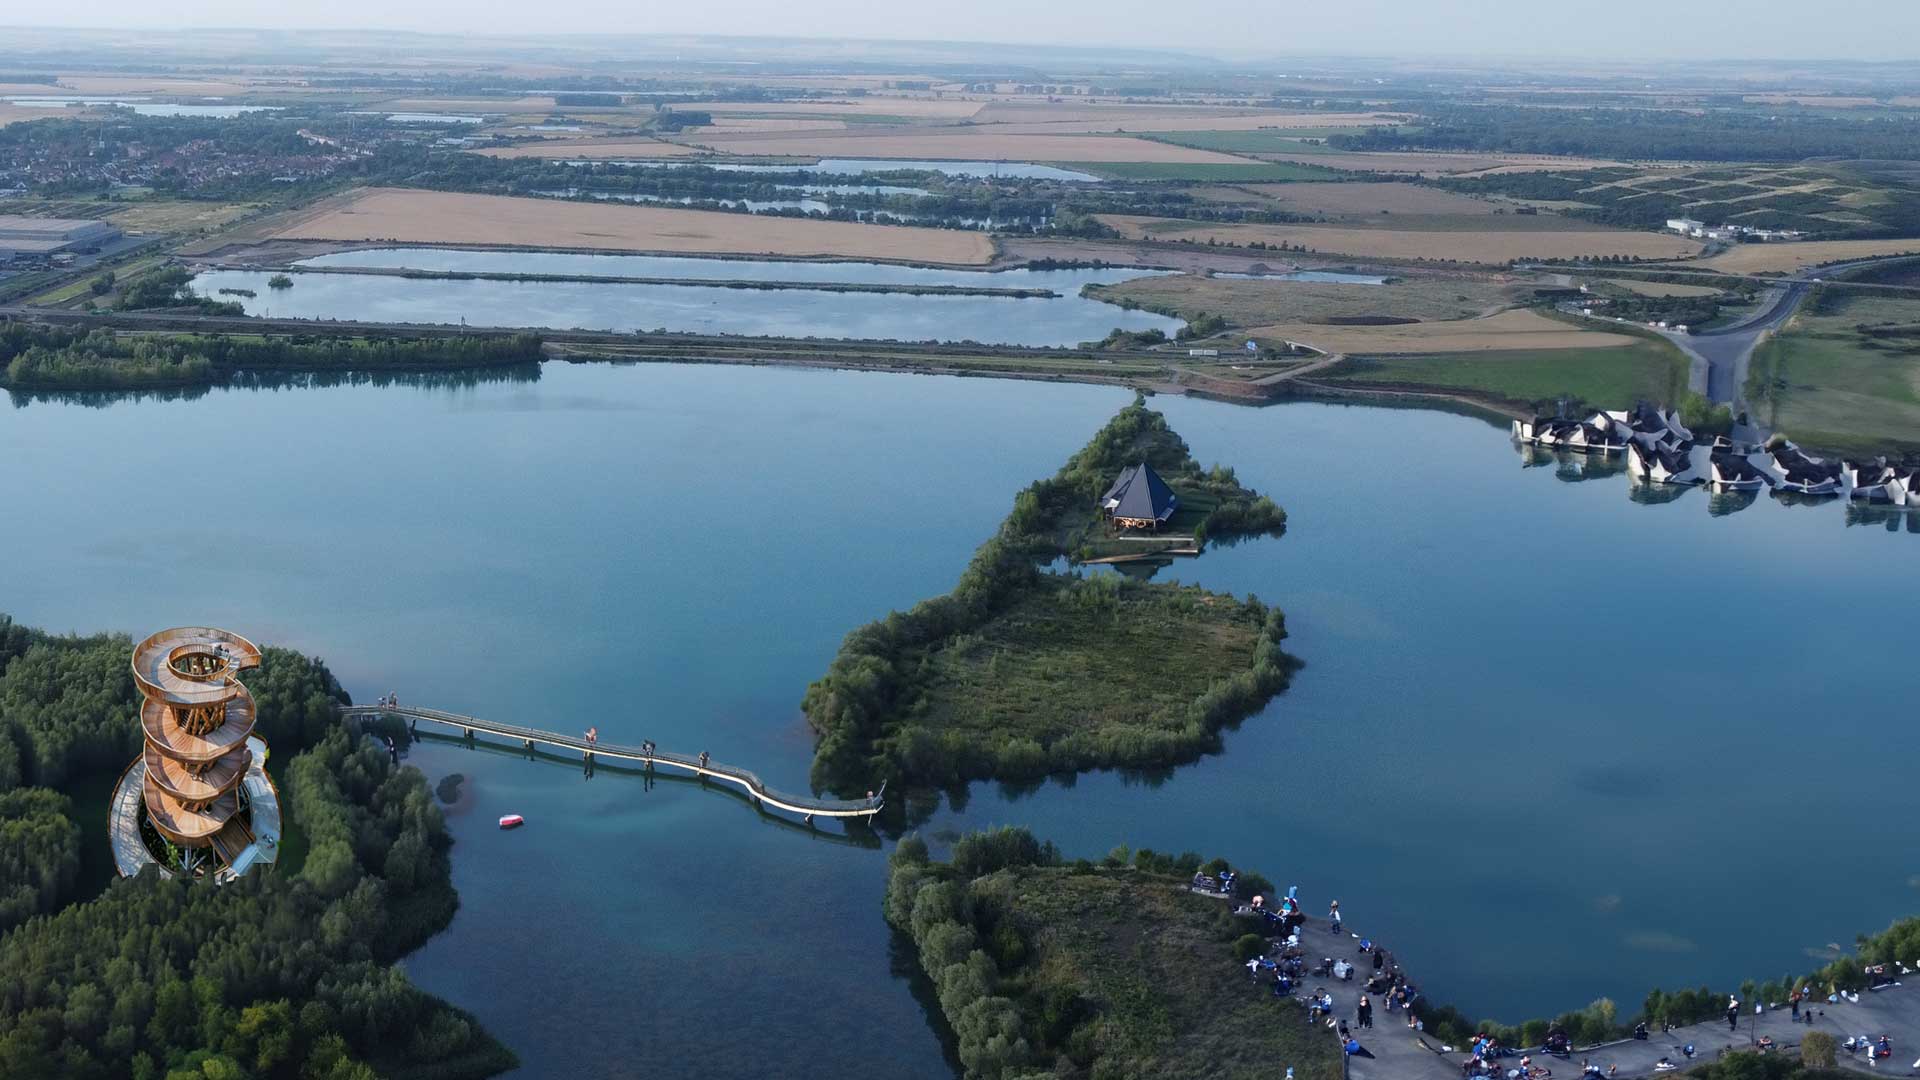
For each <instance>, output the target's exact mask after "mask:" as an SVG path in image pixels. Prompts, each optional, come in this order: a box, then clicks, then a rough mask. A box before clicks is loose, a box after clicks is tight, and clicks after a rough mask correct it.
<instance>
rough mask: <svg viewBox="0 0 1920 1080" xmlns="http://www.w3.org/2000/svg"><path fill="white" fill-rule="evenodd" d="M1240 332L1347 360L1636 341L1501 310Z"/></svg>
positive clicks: (1586, 346)
mask: <svg viewBox="0 0 1920 1080" xmlns="http://www.w3.org/2000/svg"><path fill="white" fill-rule="evenodd" d="M1246 333H1247V334H1248V335H1249V336H1251V337H1253V338H1256V339H1258V340H1260V341H1262V342H1265V343H1267V344H1270V345H1276V346H1277V345H1279V344H1280V343H1281V342H1283V341H1298V342H1302V343H1304V344H1307V345H1311V346H1313V347H1314V348H1316V349H1321V350H1323V351H1325V352H1337V353H1346V354H1348V355H1350V356H1355V355H1359V356H1371V355H1380V354H1406V353H1471V352H1496V351H1515V350H1526V351H1533V352H1538V351H1552V350H1559V349H1573V350H1587V349H1598V348H1611V347H1614V346H1625V345H1632V344H1635V343H1636V342H1638V341H1640V340H1641V339H1639V338H1634V337H1629V336H1627V335H1625V334H1614V333H1607V332H1604V331H1600V330H1586V329H1582V328H1580V327H1578V326H1571V325H1569V324H1567V323H1563V322H1560V321H1558V320H1555V319H1549V318H1547V317H1546V316H1544V315H1540V314H1537V313H1535V312H1533V311H1528V310H1519V309H1516V310H1512V311H1502V312H1499V313H1497V314H1494V315H1489V316H1487V317H1486V318H1481V319H1454V320H1448V321H1445V322H1418V323H1400V324H1395V325H1388V326H1333V325H1328V324H1325V323H1313V322H1284V323H1272V324H1268V325H1265V326H1254V327H1250V328H1248V330H1247V331H1246Z"/></svg>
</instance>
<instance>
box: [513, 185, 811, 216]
mask: <svg viewBox="0 0 1920 1080" xmlns="http://www.w3.org/2000/svg"><path fill="white" fill-rule="evenodd" d="M534 194H535V195H545V196H548V197H550V198H559V199H570V198H573V197H574V196H576V195H587V196H591V197H592V198H595V199H611V200H615V201H618V202H630V203H664V204H667V205H671V206H692V205H693V204H694V203H696V202H717V203H719V204H720V205H722V206H735V207H740V208H743V209H745V210H747V211H749V212H751V213H755V214H757V213H759V212H760V211H762V210H803V211H806V212H807V213H810V214H824V213H827V212H829V211H831V210H832V209H833V204H832V203H827V202H821V201H820V200H819V199H695V198H694V197H693V196H691V195H682V196H679V197H675V196H671V195H644V194H641V193H639V192H632V191H580V190H578V189H575V190H571V191H536V192H534Z"/></svg>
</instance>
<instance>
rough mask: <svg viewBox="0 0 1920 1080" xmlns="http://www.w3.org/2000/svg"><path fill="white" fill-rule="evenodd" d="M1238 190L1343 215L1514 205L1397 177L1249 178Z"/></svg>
mask: <svg viewBox="0 0 1920 1080" xmlns="http://www.w3.org/2000/svg"><path fill="white" fill-rule="evenodd" d="M1240 190H1242V191H1243V192H1245V193H1247V194H1251V195H1254V196H1257V197H1258V198H1261V199H1265V200H1267V201H1269V202H1272V203H1275V204H1276V205H1278V207H1279V208H1280V209H1282V210H1286V211H1289V212H1292V213H1295V214H1321V215H1324V216H1326V217H1330V218H1340V219H1354V218H1358V219H1371V218H1378V217H1381V216H1383V215H1385V216H1389V217H1394V216H1404V215H1410V214H1417V215H1423V216H1454V217H1488V216H1492V214H1493V212H1494V211H1495V210H1498V209H1500V208H1502V207H1503V206H1508V205H1510V204H1508V203H1506V202H1504V201H1496V200H1493V199H1476V198H1472V197H1471V196H1467V195H1457V194H1455V193H1453V192H1451V191H1442V190H1441V189H1439V188H1433V187H1426V186H1424V185H1421V184H1408V183H1404V182H1400V181H1394V180H1387V181H1363V182H1356V183H1345V184H1316V183H1299V184H1248V185H1246V186H1245V187H1244V188H1242V189H1240Z"/></svg>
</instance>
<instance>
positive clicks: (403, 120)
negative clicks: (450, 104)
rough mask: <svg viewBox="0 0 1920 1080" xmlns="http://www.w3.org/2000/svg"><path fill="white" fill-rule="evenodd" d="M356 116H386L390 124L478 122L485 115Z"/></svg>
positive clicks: (367, 114)
mask: <svg viewBox="0 0 1920 1080" xmlns="http://www.w3.org/2000/svg"><path fill="white" fill-rule="evenodd" d="M354 115H355V116H384V117H386V118H387V122H388V123H390V124H478V123H480V122H481V121H483V120H485V119H486V117H484V116H474V115H472V114H470V113H429V112H397V113H378V112H359V113H355V114H354Z"/></svg>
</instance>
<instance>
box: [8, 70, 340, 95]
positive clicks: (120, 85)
mask: <svg viewBox="0 0 1920 1080" xmlns="http://www.w3.org/2000/svg"><path fill="white" fill-rule="evenodd" d="M285 85H286V84H285V83H284V82H281V83H275V82H271V81H267V82H260V83H256V82H253V81H252V80H248V81H245V82H240V81H232V80H224V79H183V78H177V77H173V76H168V75H61V76H60V85H59V87H57V88H54V89H51V90H49V89H48V88H47V87H45V86H41V87H39V88H37V89H34V90H28V91H25V92H26V93H32V94H47V93H52V94H66V93H71V94H85V95H114V94H166V95H171V96H177V97H243V96H245V95H247V94H252V93H258V92H259V91H262V90H270V89H276V88H280V87H284V86H285ZM296 88H297V89H301V90H304V89H306V88H305V87H304V86H296Z"/></svg>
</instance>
